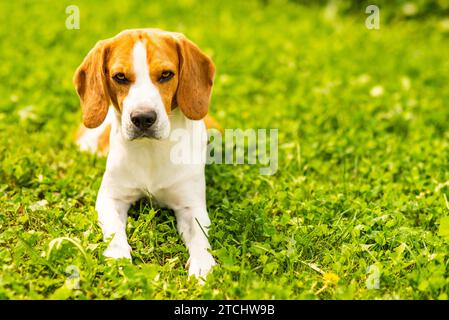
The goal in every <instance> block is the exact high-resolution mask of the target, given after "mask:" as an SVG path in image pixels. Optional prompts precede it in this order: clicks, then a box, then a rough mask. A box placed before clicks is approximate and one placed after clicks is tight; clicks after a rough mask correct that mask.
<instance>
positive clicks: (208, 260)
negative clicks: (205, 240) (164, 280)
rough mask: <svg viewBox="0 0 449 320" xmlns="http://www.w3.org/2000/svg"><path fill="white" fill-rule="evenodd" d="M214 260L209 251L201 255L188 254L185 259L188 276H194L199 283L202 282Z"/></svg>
mask: <svg viewBox="0 0 449 320" xmlns="http://www.w3.org/2000/svg"><path fill="white" fill-rule="evenodd" d="M215 265H216V263H215V260H214V258H213V257H212V255H211V254H210V253H209V252H206V253H204V254H201V255H195V256H190V258H189V260H188V261H187V266H188V267H189V276H192V275H193V276H195V277H196V278H197V279H198V281H199V283H200V284H204V279H205V278H206V275H207V274H208V273H209V272H210V271H211V269H212V268H213V266H215Z"/></svg>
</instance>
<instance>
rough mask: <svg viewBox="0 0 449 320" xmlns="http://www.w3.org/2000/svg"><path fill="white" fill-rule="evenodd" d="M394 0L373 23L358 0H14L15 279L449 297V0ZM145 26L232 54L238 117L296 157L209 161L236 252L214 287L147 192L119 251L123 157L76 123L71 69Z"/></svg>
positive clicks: (227, 98)
mask: <svg viewBox="0 0 449 320" xmlns="http://www.w3.org/2000/svg"><path fill="white" fill-rule="evenodd" d="M379 2H380V3H381V4H380V8H381V9H380V10H381V11H380V17H381V21H380V22H381V25H380V30H368V29H367V28H366V27H365V19H366V17H367V15H366V14H365V12H364V8H363V5H361V3H357V2H356V4H358V5H354V2H349V1H330V2H327V1H322V2H321V4H315V5H308V3H307V2H306V1H255V0H251V1H193V0H183V1H171V0H170V1H169V0H166V1H148V2H145V3H143V2H137V1H108V3H107V4H105V3H104V2H102V1H93V0H90V1H71V0H70V1H21V0H20V1H19V0H17V1H2V2H1V3H0V12H2V27H1V28H0V38H1V41H0V61H1V67H0V77H1V82H0V298H1V299H38V298H57V299H66V298H78V299H91V298H97V299H100V298H113V299H116V298H127V299H141V298H145V299H155V298H156V299H166V298H168V299H175V298H176V299H202V298H205V299H211V298H215V299H238V298H243V299H247V298H251V299H260V298H264V299H374V298H384V299H448V294H449V279H448V274H449V272H448V269H449V267H448V260H449V259H448V258H449V248H448V242H449V218H448V216H449V215H448V212H449V205H448V203H447V195H448V194H449V163H448V156H449V131H448V123H449V109H448V101H449V87H448V86H449V59H448V57H449V50H448V49H449V21H448V16H447V14H446V13H447V9H448V7H449V3H448V2H447V1H442V0H440V1H411V2H404V1H394V2H389V1H384V2H383V1H379ZM70 4H75V5H77V6H79V8H80V12H81V25H80V27H81V28H80V30H67V29H66V28H65V20H66V18H67V14H66V13H65V8H66V7H67V6H68V5H70ZM362 4H363V2H362ZM429 8H430V9H429ZM437 9H438V11H437ZM134 27H159V28H163V29H167V30H172V31H179V32H183V33H185V34H186V35H187V36H188V37H189V38H190V39H192V40H193V41H194V42H196V43H197V44H198V45H199V46H200V47H201V48H203V49H204V50H205V51H206V52H207V53H208V54H210V55H211V56H212V58H213V60H214V62H215V64H216V67H217V77H216V82H215V87H214V93H213V102H212V106H211V111H212V114H213V115H214V116H216V118H217V119H218V120H219V121H220V122H221V123H222V124H223V126H225V127H227V128H242V129H246V128H279V140H280V141H279V170H278V172H277V173H276V175H274V176H261V175H259V171H258V167H257V166H247V165H239V166H231V165H212V166H208V167H207V170H206V174H207V185H208V189H207V192H208V194H207V200H208V208H209V213H210V217H211V220H212V222H213V227H212V229H211V231H210V240H211V243H212V247H213V249H214V250H213V254H214V256H215V257H216V260H217V261H218V263H219V266H217V267H216V268H215V270H214V272H213V273H212V274H211V276H210V277H209V281H208V282H207V283H206V285H204V286H203V287H201V286H198V285H197V284H196V282H195V281H194V280H189V279H187V272H186V270H185V268H184V264H185V263H186V261H187V258H188V255H187V251H186V249H185V247H184V245H183V243H182V241H181V239H180V237H179V236H178V234H177V232H176V229H175V220H174V216H173V214H172V213H171V212H170V211H168V210H158V209H157V208H153V207H152V206H151V204H150V203H148V202H140V203H138V204H136V205H135V206H134V207H133V208H132V210H131V212H130V217H129V225H128V234H129V240H130V244H131V246H132V248H133V259H134V264H129V263H127V262H123V261H118V262H111V261H105V259H104V258H103V257H102V254H101V253H102V250H103V249H104V244H103V243H102V241H101V232H100V229H99V227H98V226H97V224H96V214H95V211H94V203H95V197H96V192H97V190H98V188H99V185H100V181H101V177H102V173H103V171H104V167H105V160H104V159H103V158H97V157H95V156H91V155H89V154H86V153H81V152H79V151H78V150H77V148H76V146H75V145H74V143H73V132H74V130H75V128H76V126H77V125H78V123H79V122H80V119H81V118H80V110H79V101H78V97H77V96H76V93H75V91H74V88H73V86H72V83H71V78H72V75H73V72H74V70H75V68H76V67H77V66H78V65H79V64H80V63H81V61H82V59H83V58H84V56H85V55H86V53H87V52H88V51H89V50H90V48H91V47H92V46H93V45H94V44H95V42H96V41H97V40H99V39H104V38H108V37H111V36H113V35H115V34H116V33H118V32H119V31H121V30H123V29H126V28H134ZM73 270H77V271H73ZM367 270H370V271H367ZM376 271H377V272H376ZM77 274H78V275H79V277H80V282H79V286H75V288H74V286H73V285H74V282H76V276H77ZM69 275H72V276H75V280H72V281H71V280H70V279H68V278H70V277H69ZM376 276H379V288H378V289H369V287H367V281H368V282H369V281H370V280H373V279H374V280H375V278H376Z"/></svg>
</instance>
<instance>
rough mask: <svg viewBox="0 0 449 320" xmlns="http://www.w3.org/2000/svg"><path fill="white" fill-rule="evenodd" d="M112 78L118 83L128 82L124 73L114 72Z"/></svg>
mask: <svg viewBox="0 0 449 320" xmlns="http://www.w3.org/2000/svg"><path fill="white" fill-rule="evenodd" d="M112 79H114V81H115V82H117V83H120V84H127V83H129V80H128V79H127V78H126V76H125V74H124V73H121V72H119V73H116V74H115V75H114V76H113V77H112Z"/></svg>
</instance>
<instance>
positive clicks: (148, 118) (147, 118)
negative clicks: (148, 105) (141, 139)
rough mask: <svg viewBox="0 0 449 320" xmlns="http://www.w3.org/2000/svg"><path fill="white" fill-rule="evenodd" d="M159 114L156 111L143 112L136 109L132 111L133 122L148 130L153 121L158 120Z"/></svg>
mask: <svg viewBox="0 0 449 320" xmlns="http://www.w3.org/2000/svg"><path fill="white" fill-rule="evenodd" d="M156 119H157V115H156V112H154V111H150V112H142V111H134V112H131V122H132V123H133V124H134V125H135V126H136V127H137V128H139V129H140V130H147V129H148V128H150V127H151V126H152V125H153V123H155V122H156Z"/></svg>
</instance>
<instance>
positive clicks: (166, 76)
mask: <svg viewBox="0 0 449 320" xmlns="http://www.w3.org/2000/svg"><path fill="white" fill-rule="evenodd" d="M174 75H175V74H174V72H173V71H163V72H162V73H161V76H160V77H159V83H163V82H166V81H168V80H170V79H171V78H173V76H174Z"/></svg>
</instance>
